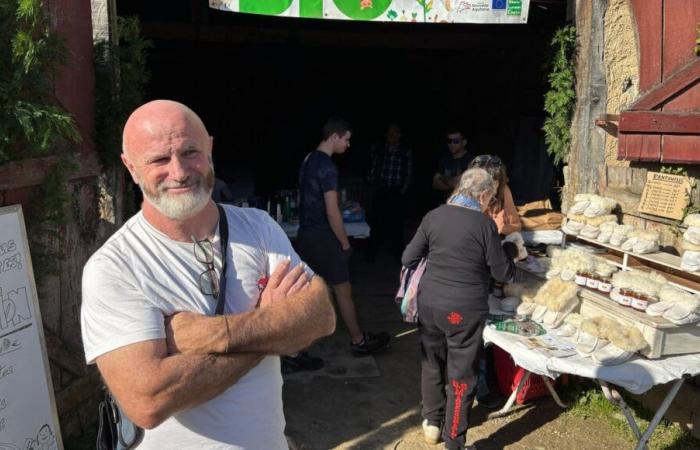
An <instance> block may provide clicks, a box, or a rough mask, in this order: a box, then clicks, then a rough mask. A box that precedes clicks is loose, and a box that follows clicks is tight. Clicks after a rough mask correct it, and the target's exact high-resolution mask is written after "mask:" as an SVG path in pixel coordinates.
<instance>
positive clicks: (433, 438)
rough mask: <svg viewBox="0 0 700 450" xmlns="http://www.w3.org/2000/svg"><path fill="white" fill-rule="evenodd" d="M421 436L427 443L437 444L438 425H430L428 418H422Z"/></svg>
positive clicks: (438, 437)
mask: <svg viewBox="0 0 700 450" xmlns="http://www.w3.org/2000/svg"><path fill="white" fill-rule="evenodd" d="M423 438H424V439H425V442H427V443H428V444H431V445H435V444H437V443H438V442H440V427H438V426H435V425H430V424H429V423H428V419H423Z"/></svg>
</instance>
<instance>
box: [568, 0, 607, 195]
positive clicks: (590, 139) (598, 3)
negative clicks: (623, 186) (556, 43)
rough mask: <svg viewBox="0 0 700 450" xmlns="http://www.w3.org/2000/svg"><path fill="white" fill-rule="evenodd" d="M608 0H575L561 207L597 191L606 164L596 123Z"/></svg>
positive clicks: (601, 108)
mask: <svg viewBox="0 0 700 450" xmlns="http://www.w3.org/2000/svg"><path fill="white" fill-rule="evenodd" d="M607 3H608V2H607V0H578V1H577V2H576V31H577V34H578V36H577V40H576V42H577V49H578V50H577V60H576V98H577V102H576V110H575V112H574V118H573V123H572V126H571V152H570V154H569V161H568V163H569V165H568V168H567V171H566V176H567V179H566V186H565V190H564V196H563V197H564V198H563V200H564V204H563V206H564V208H565V207H566V205H567V204H570V201H571V199H572V198H573V196H574V195H575V194H576V193H579V192H597V191H598V184H599V179H600V178H601V174H600V170H601V168H602V167H603V166H604V165H605V136H604V131H602V130H600V129H599V128H598V127H596V126H595V120H596V118H598V117H600V116H601V115H602V114H604V113H605V105H606V102H607V85H606V81H605V67H604V65H603V49H604V45H603V37H604V26H603V19H604V16H605V10H606V7H607Z"/></svg>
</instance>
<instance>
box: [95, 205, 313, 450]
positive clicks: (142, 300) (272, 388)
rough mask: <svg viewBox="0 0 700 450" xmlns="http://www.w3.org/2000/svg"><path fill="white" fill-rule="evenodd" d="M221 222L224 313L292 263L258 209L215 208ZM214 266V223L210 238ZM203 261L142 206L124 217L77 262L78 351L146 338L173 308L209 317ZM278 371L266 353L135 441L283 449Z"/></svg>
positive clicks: (280, 235) (252, 300)
mask: <svg viewBox="0 0 700 450" xmlns="http://www.w3.org/2000/svg"><path fill="white" fill-rule="evenodd" d="M224 209H225V210H226V217H227V219H228V225H229V238H228V240H229V244H228V264H227V271H226V306H225V312H226V313H241V312H245V311H249V310H251V309H253V308H254V307H255V304H256V303H257V301H258V298H259V296H260V288H259V287H258V281H259V280H260V279H261V277H266V276H269V275H270V273H272V272H273V271H274V270H275V268H276V267H277V264H278V263H279V262H281V261H282V260H283V259H286V258H291V260H292V267H293V266H295V265H296V264H298V263H300V260H299V256H298V255H297V254H296V253H295V252H294V250H293V249H292V246H291V244H290V243H289V240H288V239H287V236H286V235H285V234H284V232H283V231H282V229H281V228H280V227H279V225H277V223H275V222H274V221H273V220H272V219H271V218H270V217H269V216H268V215H267V213H265V212H264V211H261V210H257V209H252V208H236V207H233V206H224ZM213 248H214V249H215V265H216V268H217V271H219V272H220V268H221V253H220V240H219V233H218V227H217V232H216V236H215V238H214V240H213ZM205 269H206V267H205V265H204V264H203V263H201V262H199V261H197V259H196V258H195V256H194V252H193V244H192V243H186V242H178V241H174V240H172V239H170V238H168V237H167V236H166V235H165V234H163V233H161V232H160V231H158V230H156V229H155V228H154V227H153V226H151V225H150V224H149V223H148V222H147V221H146V219H145V218H144V217H143V214H142V213H140V212H139V213H138V214H136V215H135V216H134V217H132V218H131V219H129V221H128V222H127V223H126V224H124V226H123V227H122V228H121V229H119V230H118V231H117V232H116V233H115V234H114V235H113V236H111V237H110V238H109V240H107V242H106V243H105V244H104V245H103V246H102V247H101V248H100V249H99V250H97V252H95V254H94V255H92V257H91V258H90V260H89V261H88V262H87V264H86V265H85V268H84V269H83V281H82V286H83V303H82V310H81V325H82V334H83V345H84V347H85V358H86V360H87V362H88V364H93V363H94V362H95V360H96V358H97V357H98V356H100V355H102V354H105V353H107V352H110V351H112V350H115V349H117V348H120V347H123V346H125V345H129V344H134V343H137V342H142V341H146V340H152V339H164V338H165V331H164V326H163V318H164V317H165V316H168V315H171V314H173V313H175V312H177V311H191V312H197V313H201V314H207V315H213V314H214V313H215V310H216V299H215V298H213V297H212V296H206V295H204V294H202V292H201V290H200V288H199V276H200V273H202V272H203V271H204V270H205ZM284 426H285V420H284V414H283V410H282V377H281V374H280V361H279V357H277V356H268V357H266V358H265V359H264V360H262V361H261V362H260V363H259V364H258V365H257V366H256V367H255V368H253V369H252V370H250V371H249V372H248V373H247V374H246V375H245V376H244V377H242V378H241V379H240V380H239V381H238V382H237V383H235V384H234V385H232V386H231V387H230V388H228V389H227V390H226V391H224V392H223V393H222V394H221V395H219V396H218V397H216V398H214V399H212V400H210V401H208V402H205V403H202V404H200V405H198V406H196V407H194V408H192V409H189V410H187V411H183V412H180V413H177V414H175V415H174V416H172V417H170V418H169V419H167V420H166V421H165V422H163V423H162V424H161V425H159V426H158V427H156V428H154V429H153V430H146V433H145V438H144V441H143V443H142V444H141V445H140V446H139V449H171V448H172V449H175V448H177V449H185V448H196V449H198V450H204V449H229V450H230V449H254V450H258V449H266V450H275V449H287V443H286V440H285V437H284Z"/></svg>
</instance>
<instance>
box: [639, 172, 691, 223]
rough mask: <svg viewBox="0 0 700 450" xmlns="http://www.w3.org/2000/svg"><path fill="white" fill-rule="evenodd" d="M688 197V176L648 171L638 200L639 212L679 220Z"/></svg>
mask: <svg viewBox="0 0 700 450" xmlns="http://www.w3.org/2000/svg"><path fill="white" fill-rule="evenodd" d="M689 199H690V180H688V177H685V176H679V175H671V174H668V173H658V172H649V173H647V183H646V185H645V186H644V191H643V192H642V200H641V201H640V202H639V212H642V213H647V214H652V215H654V216H661V217H668V218H670V219H675V220H681V219H682V218H683V209H684V208H685V207H686V206H687V205H688V200H689Z"/></svg>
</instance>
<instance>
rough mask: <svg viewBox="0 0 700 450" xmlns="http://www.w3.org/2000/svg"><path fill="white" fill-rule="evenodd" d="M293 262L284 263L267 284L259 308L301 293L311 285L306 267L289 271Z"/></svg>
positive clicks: (286, 261)
mask: <svg viewBox="0 0 700 450" xmlns="http://www.w3.org/2000/svg"><path fill="white" fill-rule="evenodd" d="M290 264H291V261H289V260H284V261H282V262H281V263H280V264H279V265H278V266H277V268H276V269H275V271H274V272H272V275H270V279H269V280H268V282H267V285H266V286H265V288H264V289H263V291H262V293H261V294H260V301H259V302H258V303H259V306H260V307H261V308H264V307H266V306H269V305H271V304H273V303H276V302H278V301H280V300H284V299H285V298H287V297H289V296H290V295H293V294H295V293H297V292H299V291H300V290H301V289H303V288H304V287H305V286H307V285H308V283H309V275H308V274H307V273H306V272H305V271H304V265H303V264H299V265H297V266H296V267H295V268H293V269H292V270H289V265H290Z"/></svg>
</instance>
